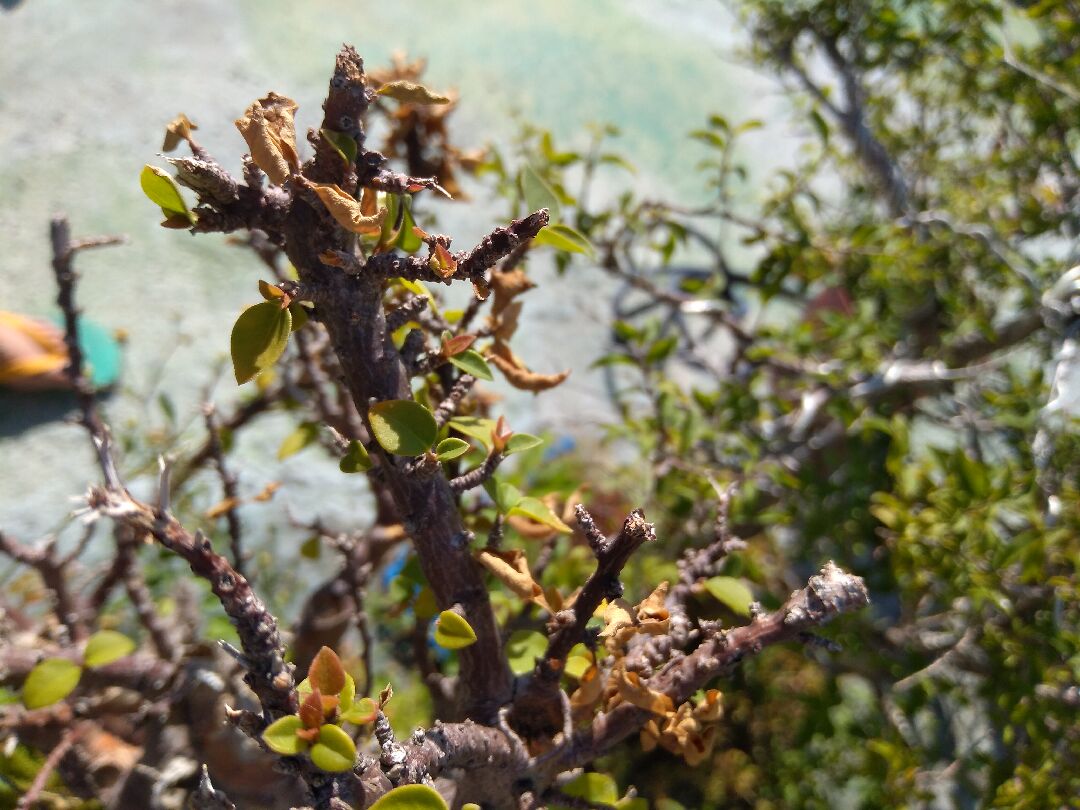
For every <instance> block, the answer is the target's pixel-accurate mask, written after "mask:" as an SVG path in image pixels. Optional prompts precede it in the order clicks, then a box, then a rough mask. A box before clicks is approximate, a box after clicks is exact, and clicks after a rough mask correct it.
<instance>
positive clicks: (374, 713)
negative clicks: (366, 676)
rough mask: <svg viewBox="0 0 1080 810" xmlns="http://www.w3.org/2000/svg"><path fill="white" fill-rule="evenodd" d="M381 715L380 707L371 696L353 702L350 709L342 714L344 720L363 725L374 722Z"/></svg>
mask: <svg viewBox="0 0 1080 810" xmlns="http://www.w3.org/2000/svg"><path fill="white" fill-rule="evenodd" d="M378 715H379V707H378V706H377V705H376V703H375V701H374V700H372V699H371V698H368V697H364V698H360V699H359V700H358V701H356V702H355V703H353V705H352V706H350V707H349V709H348V711H346V712H345V713H344V714H342V715H341V719H342V721H343V722H346V723H352V724H353V725H354V726H363V725H366V724H368V723H371V722H374V720H375V718H376V717H378Z"/></svg>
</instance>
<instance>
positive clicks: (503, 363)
mask: <svg viewBox="0 0 1080 810" xmlns="http://www.w3.org/2000/svg"><path fill="white" fill-rule="evenodd" d="M491 351H492V353H491V355H490V357H489V358H488V359H489V360H490V361H491V364H492V365H493V366H495V367H496V368H497V369H499V371H501V372H502V374H503V377H505V378H506V381H507V382H508V383H510V384H511V385H512V386H514V388H517V389H519V390H521V391H532V392H534V393H536V392H539V391H546V390H548V389H549V388H554V387H555V386H557V385H559V384H560V383H562V381H563V380H565V379H566V378H567V377H569V376H570V370H569V369H567V370H566V371H560V372H558V373H556V374H538V373H537V372H535V371H530V370H529V369H528V368H526V367H525V366H524V365H523V364H521V362H520V361H519V360H518V359H517V358H516V357H514V355H513V354H512V353H511V351H510V349H509V347H507V346H506V345H505V344H502V343H495V344H493V345H492V349H491Z"/></svg>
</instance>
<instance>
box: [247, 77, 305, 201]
mask: <svg viewBox="0 0 1080 810" xmlns="http://www.w3.org/2000/svg"><path fill="white" fill-rule="evenodd" d="M297 106H298V105H297V103H296V102H295V101H293V100H292V99H290V98H286V97H285V96H279V95H278V94H277V93H269V94H268V95H267V96H266V97H265V98H261V99H259V100H258V101H255V102H252V104H251V106H250V107H248V108H247V110H245V111H244V115H243V116H242V117H240V118H238V119H236V128H237V129H238V130H240V134H241V135H243V136H244V140H245V141H247V145H248V149H249V150H250V151H251V159H252V160H254V161H255V165H256V166H258V167H259V168H260V169H262V170H263V171H264V172H266V176H267V177H269V178H270V182H272V183H275V184H276V185H279V186H281V185H284V184H285V181H286V180H288V179H289V177H290V176H291V175H292V174H293V173H294V172H298V171H300V157H299V155H298V154H297V152H296V129H295V125H294V123H293V115H294V114H295V113H296V110H297Z"/></svg>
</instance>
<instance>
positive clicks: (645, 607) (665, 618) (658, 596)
mask: <svg viewBox="0 0 1080 810" xmlns="http://www.w3.org/2000/svg"><path fill="white" fill-rule="evenodd" d="M667 593H668V583H667V582H661V583H660V584H659V585H657V586H656V590H654V591H653V592H652V593H651V594H649V595H648V596H647V597H646V598H645V599H643V600H642V601H641V603H640V604H639V605H638V606H637V626H638V629H639V630H640V631H641V632H642V633H648V634H649V635H651V636H660V635H664V634H665V633H667V631H668V628H669V626H670V624H671V622H670V621H669V619H670V616H671V614H670V613H669V612H668V609H667V607H666V605H665V604H664V602H665V600H666V599H667Z"/></svg>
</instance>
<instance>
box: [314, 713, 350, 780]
mask: <svg viewBox="0 0 1080 810" xmlns="http://www.w3.org/2000/svg"><path fill="white" fill-rule="evenodd" d="M310 756H311V761H312V762H313V763H315V766H316V767H317V768H321V769H322V770H324V771H329V772H330V773H341V772H342V771H351V770H352V767H353V765H354V764H356V743H354V742H353V741H352V737H350V736H349V735H348V734H346V733H345V730H344V729H343V728H341V726H335V725H334V724H333V723H328V724H327V725H325V726H323V727H322V728H320V729H319V741H318V742H317V743H315V744H314V745H313V746H311V753H310Z"/></svg>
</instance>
